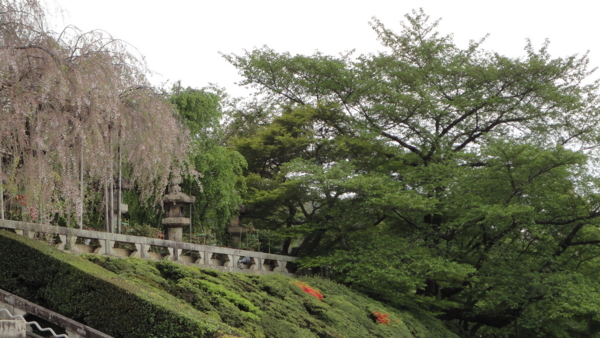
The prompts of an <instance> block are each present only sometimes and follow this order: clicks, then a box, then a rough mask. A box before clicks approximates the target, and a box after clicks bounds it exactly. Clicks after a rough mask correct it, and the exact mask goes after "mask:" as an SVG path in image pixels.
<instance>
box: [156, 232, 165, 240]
mask: <svg viewBox="0 0 600 338" xmlns="http://www.w3.org/2000/svg"><path fill="white" fill-rule="evenodd" d="M156 237H158V238H159V239H164V238H165V235H163V233H162V232H159V233H157V234H156Z"/></svg>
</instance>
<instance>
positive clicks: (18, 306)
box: [0, 289, 112, 338]
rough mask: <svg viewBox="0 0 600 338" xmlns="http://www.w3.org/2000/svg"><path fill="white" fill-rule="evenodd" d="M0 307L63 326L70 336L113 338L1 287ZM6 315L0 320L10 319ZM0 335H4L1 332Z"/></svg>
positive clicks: (2, 314) (0, 317) (19, 314)
mask: <svg viewBox="0 0 600 338" xmlns="http://www.w3.org/2000/svg"><path fill="white" fill-rule="evenodd" d="M0 309H6V310H8V312H9V313H11V314H12V315H15V316H23V317H25V318H26V319H27V320H32V319H33V320H36V319H35V318H30V317H29V316H28V315H32V316H35V317H37V318H41V319H43V320H46V321H48V322H50V323H52V324H54V325H56V326H59V327H61V328H62V329H63V330H64V331H65V332H66V334H67V336H68V337H69V338H112V337H111V336H109V335H107V334H104V333H102V332H100V331H98V330H95V329H93V328H91V327H89V326H87V325H83V324H81V323H78V322H76V321H74V320H72V319H70V318H67V317H65V316H63V315H61V314H58V313H56V312H52V311H50V310H48V309H46V308H43V307H41V306H39V305H37V304H34V303H32V302H30V301H28V300H25V299H23V298H20V297H17V296H15V295H13V294H11V293H8V292H7V291H4V290H2V289H0ZM5 317H6V314H5V313H0V320H2V319H9V318H5ZM28 331H29V330H28ZM23 336H25V335H23ZM63 336H64V335H63ZM0 337H4V336H2V335H1V334H0ZM27 337H39V336H38V335H32V334H31V333H30V332H27Z"/></svg>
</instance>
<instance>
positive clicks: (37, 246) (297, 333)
mask: <svg viewBox="0 0 600 338" xmlns="http://www.w3.org/2000/svg"><path fill="white" fill-rule="evenodd" d="M301 280H302V281H303V282H305V283H307V284H309V285H310V286H311V287H313V288H315V289H318V290H319V291H320V292H321V293H322V294H323V295H324V298H323V299H322V300H321V301H319V300H318V299H317V298H316V297H314V296H312V295H309V294H308V293H306V292H304V291H302V289H301V288H300V287H298V286H296V285H294V281H295V280H293V279H289V278H286V277H283V276H279V275H269V276H254V275H244V274H232V273H221V272H217V271H213V270H206V269H200V268H196V267H189V266H184V265H180V264H175V263H172V262H166V261H161V262H154V261H144V260H140V259H134V258H129V259H119V258H110V257H104V256H95V255H83V256H75V255H71V254H67V253H63V252H60V251H57V250H55V249H53V248H51V247H50V246H48V245H46V244H44V243H40V242H36V241H32V240H29V239H26V238H24V237H22V236H16V235H14V234H11V233H7V232H4V231H0V288H2V289H5V290H7V291H9V292H13V293H15V294H17V295H19V296H22V297H23V298H26V299H29V300H32V301H34V302H37V303H38V304H40V305H43V306H46V307H48V308H50V309H52V310H54V311H57V312H60V313H62V314H64V315H67V316H69V317H71V318H74V319H76V320H78V321H81V322H84V323H86V324H88V325H90V326H92V327H94V328H97V329H99V330H100V331H103V332H106V333H108V334H111V335H113V336H115V337H128V338H129V337H160V338H168V337H272V338H286V337H290V338H292V337H294V338H303V337H306V338H309V337H319V338H325V337H332V338H334V337H336V338H337V337H344V338H346V337H348V338H350V337H360V338H364V337H423V338H425V337H431V338H438V337H440V338H442V337H448V338H455V337H456V336H454V335H453V334H452V333H450V332H449V331H447V330H446V329H445V328H444V326H443V324H442V323H441V322H439V321H438V320H436V319H435V318H433V317H431V316H428V315H426V314H420V313H418V312H416V311H409V310H406V311H400V310H397V309H394V308H391V307H388V306H386V305H384V304H382V303H380V302H377V301H375V300H372V299H370V298H368V297H366V296H364V295H361V294H359V293H356V292H353V291H351V290H349V289H348V288H346V287H344V286H341V285H339V284H336V283H333V282H331V281H327V280H324V279H320V278H301ZM373 311H379V312H384V313H388V314H389V318H390V319H391V321H390V322H391V323H390V324H391V325H389V326H388V325H382V324H379V323H377V321H376V320H375V318H374V316H373V315H372V313H373Z"/></svg>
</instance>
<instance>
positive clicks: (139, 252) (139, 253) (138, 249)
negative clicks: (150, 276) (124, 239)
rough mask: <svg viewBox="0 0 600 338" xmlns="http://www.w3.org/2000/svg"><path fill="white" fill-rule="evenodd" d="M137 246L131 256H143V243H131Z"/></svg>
mask: <svg viewBox="0 0 600 338" xmlns="http://www.w3.org/2000/svg"><path fill="white" fill-rule="evenodd" d="M131 244H133V245H134V246H135V251H134V252H132V253H131V255H129V257H137V258H142V244H138V243H131Z"/></svg>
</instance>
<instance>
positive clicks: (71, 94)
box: [0, 0, 187, 220]
mask: <svg viewBox="0 0 600 338" xmlns="http://www.w3.org/2000/svg"><path fill="white" fill-rule="evenodd" d="M146 75H147V69H146V67H145V64H144V61H143V58H142V57H139V56H137V55H136V53H135V50H134V49H133V48H132V47H131V46H130V45H128V44H126V43H124V42H122V41H119V40H116V39H113V38H112V37H111V36H110V35H108V34H107V33H104V32H100V31H92V32H81V31H80V30H78V29H77V28H75V27H67V28H66V29H65V30H64V31H62V32H52V31H50V30H49V29H48V25H47V22H46V17H45V14H44V9H43V8H42V6H41V5H40V3H39V1H38V0H27V1H25V0H23V1H21V0H0V157H1V158H2V162H1V163H2V167H1V168H0V169H1V173H0V175H1V176H0V177H4V178H5V180H4V184H3V185H4V190H5V196H8V197H7V198H6V201H7V203H8V204H9V206H8V207H9V208H10V207H11V206H10V203H11V200H12V199H13V197H14V196H17V195H23V196H26V197H27V200H28V203H29V204H30V205H29V206H30V207H35V208H36V209H35V210H36V213H39V215H35V216H36V218H37V217H39V218H42V219H44V220H47V219H49V218H51V217H54V216H53V215H56V214H57V213H58V214H63V215H64V214H72V215H74V216H79V214H80V213H81V211H78V209H80V208H79V207H78V206H81V205H82V203H83V200H84V196H82V194H81V184H82V181H81V177H83V185H84V186H85V191H90V190H91V189H92V190H93V189H96V190H101V189H102V187H104V186H105V185H107V184H110V183H112V182H114V181H115V177H116V174H115V172H117V170H118V168H117V165H118V160H117V159H118V152H119V151H120V152H121V155H122V168H126V169H127V170H126V171H127V173H128V175H129V176H130V177H129V179H130V180H132V181H134V182H136V183H137V186H138V187H139V189H140V191H141V194H142V195H143V196H142V199H148V200H151V201H158V197H159V195H160V194H161V193H162V191H163V190H164V187H165V186H166V184H167V180H168V175H169V173H170V171H171V169H172V168H171V167H172V165H173V163H174V159H176V158H183V154H184V153H185V151H186V146H187V140H186V139H185V137H184V136H183V135H184V133H182V132H181V126H180V123H179V122H178V120H177V119H176V118H175V115H174V113H175V112H174V108H173V107H172V105H171V104H169V103H168V102H167V101H166V100H165V98H164V97H163V96H162V95H160V94H159V93H157V92H156V91H155V90H154V89H153V88H151V87H150V85H149V83H148V81H147V78H146ZM13 205H17V204H16V203H13ZM78 213H79V214H78Z"/></svg>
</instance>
